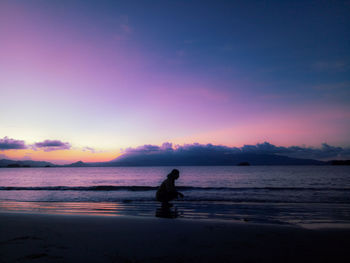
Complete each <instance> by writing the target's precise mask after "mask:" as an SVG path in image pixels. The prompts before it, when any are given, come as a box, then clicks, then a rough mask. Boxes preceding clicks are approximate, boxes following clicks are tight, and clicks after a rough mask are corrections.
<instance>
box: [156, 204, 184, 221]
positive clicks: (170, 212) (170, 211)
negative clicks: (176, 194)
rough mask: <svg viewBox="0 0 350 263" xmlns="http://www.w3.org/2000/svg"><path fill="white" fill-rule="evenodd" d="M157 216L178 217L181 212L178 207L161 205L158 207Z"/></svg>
mask: <svg viewBox="0 0 350 263" xmlns="http://www.w3.org/2000/svg"><path fill="white" fill-rule="evenodd" d="M156 217H162V218H177V217H179V213H178V212H177V208H176V207H174V208H171V207H168V206H161V207H158V208H157V209H156Z"/></svg>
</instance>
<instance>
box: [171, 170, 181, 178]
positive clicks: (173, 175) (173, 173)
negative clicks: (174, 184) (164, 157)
mask: <svg viewBox="0 0 350 263" xmlns="http://www.w3.org/2000/svg"><path fill="white" fill-rule="evenodd" d="M179 177H180V172H179V170H178V169H173V170H172V171H171V173H170V174H168V178H169V179H173V180H176V179H178V178H179Z"/></svg>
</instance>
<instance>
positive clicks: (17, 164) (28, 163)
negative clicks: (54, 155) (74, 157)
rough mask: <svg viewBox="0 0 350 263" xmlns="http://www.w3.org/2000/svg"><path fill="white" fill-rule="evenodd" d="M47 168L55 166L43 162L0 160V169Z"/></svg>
mask: <svg viewBox="0 0 350 263" xmlns="http://www.w3.org/2000/svg"><path fill="white" fill-rule="evenodd" d="M47 166H50V167H51V166H57V165H55V164H53V163H50V162H44V161H31V160H25V161H15V160H8V159H2V160H0V167H2V168H3V167H12V168H16V167H47Z"/></svg>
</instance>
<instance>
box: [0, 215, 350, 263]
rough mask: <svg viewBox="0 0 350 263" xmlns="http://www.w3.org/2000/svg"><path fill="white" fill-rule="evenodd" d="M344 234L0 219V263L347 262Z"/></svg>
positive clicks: (94, 219)
mask: <svg viewBox="0 0 350 263" xmlns="http://www.w3.org/2000/svg"><path fill="white" fill-rule="evenodd" d="M349 240H350V229H324V228H323V229H313V230H310V229H304V228H301V227H297V226H282V225H271V224H252V223H244V222H242V223H237V222H236V223H231V222H227V221H218V220H216V221H211V220H188V219H179V218H176V219H164V218H156V217H154V218H150V217H136V216H134V217H132V216H131V217H128V216H120V217H118V216H113V217H108V216H86V215H84V216H83V215H47V214H27V213H0V262H318V263H319V262H350V252H349Z"/></svg>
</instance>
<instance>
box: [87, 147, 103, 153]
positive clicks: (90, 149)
mask: <svg viewBox="0 0 350 263" xmlns="http://www.w3.org/2000/svg"><path fill="white" fill-rule="evenodd" d="M83 152H92V153H101V152H103V151H98V150H96V149H94V148H92V147H84V148H83Z"/></svg>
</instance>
